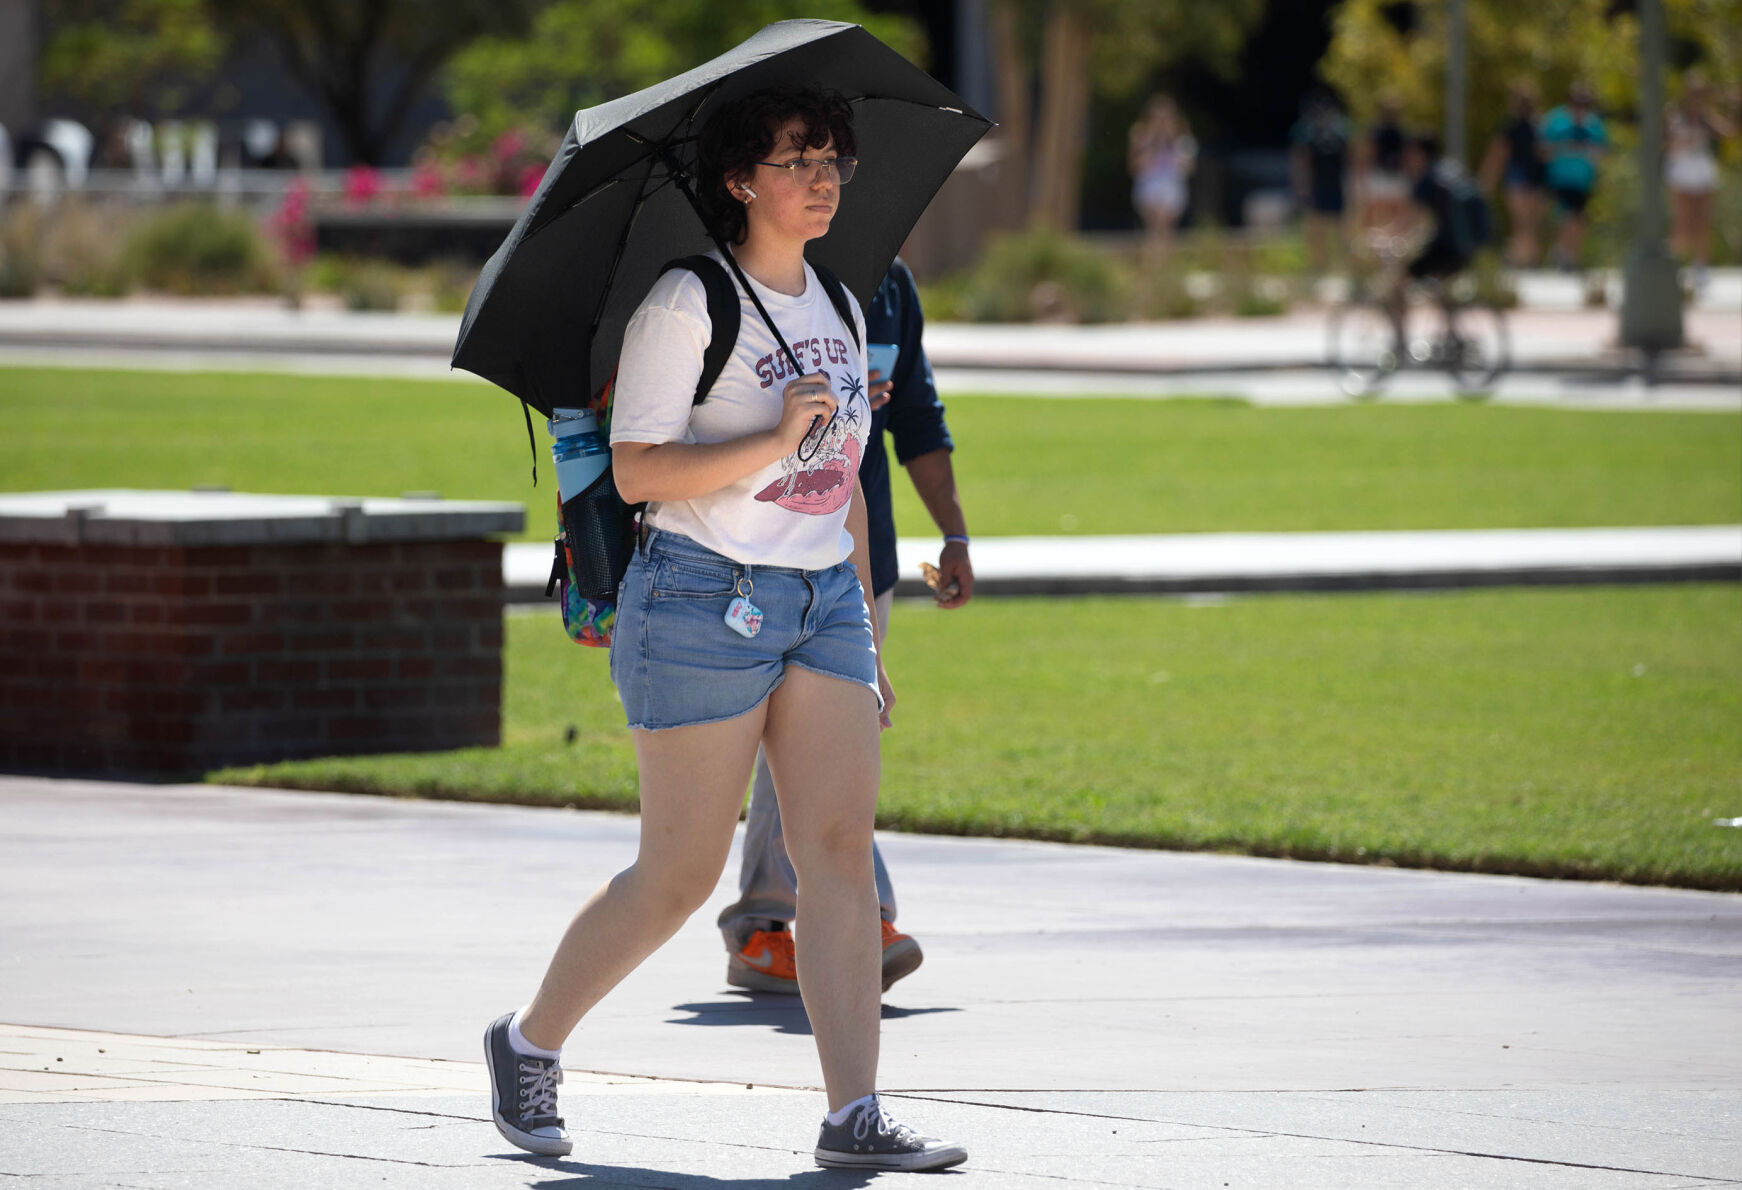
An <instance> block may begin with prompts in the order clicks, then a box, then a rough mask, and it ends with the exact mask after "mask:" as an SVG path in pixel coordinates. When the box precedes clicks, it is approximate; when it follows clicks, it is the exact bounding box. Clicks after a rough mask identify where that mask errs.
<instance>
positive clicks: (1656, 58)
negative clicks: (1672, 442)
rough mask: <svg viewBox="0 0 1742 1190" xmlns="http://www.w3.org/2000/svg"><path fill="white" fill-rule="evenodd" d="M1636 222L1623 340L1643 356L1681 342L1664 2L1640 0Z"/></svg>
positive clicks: (1651, 358)
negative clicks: (1669, 226) (1672, 243)
mask: <svg viewBox="0 0 1742 1190" xmlns="http://www.w3.org/2000/svg"><path fill="white" fill-rule="evenodd" d="M1637 11H1638V13H1639V226H1638V228H1637V229H1635V231H1634V237H1633V247H1632V248H1631V249H1630V250H1629V251H1628V253H1627V266H1626V270H1625V272H1624V273H1623V279H1624V285H1625V287H1624V288H1623V290H1622V292H1621V344H1622V346H1624V347H1638V348H1640V349H1641V350H1643V351H1644V352H1645V354H1646V361H1647V371H1648V372H1650V371H1651V370H1652V369H1653V367H1654V365H1655V363H1656V357H1657V353H1658V352H1660V351H1667V350H1669V349H1671V348H1675V347H1680V346H1681V345H1682V291H1681V285H1680V283H1679V282H1678V280H1677V278H1676V266H1675V260H1674V259H1673V258H1672V257H1671V256H1670V254H1669V251H1668V249H1666V248H1665V246H1664V242H1663V231H1664V202H1663V61H1664V57H1665V52H1666V50H1667V47H1668V38H1667V37H1666V36H1665V30H1664V21H1663V0H1638V9H1637Z"/></svg>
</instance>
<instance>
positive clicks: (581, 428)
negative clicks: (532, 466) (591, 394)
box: [546, 409, 611, 504]
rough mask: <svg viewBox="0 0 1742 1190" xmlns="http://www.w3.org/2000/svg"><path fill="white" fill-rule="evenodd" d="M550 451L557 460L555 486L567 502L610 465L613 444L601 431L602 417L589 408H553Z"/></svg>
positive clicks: (591, 483) (591, 484)
mask: <svg viewBox="0 0 1742 1190" xmlns="http://www.w3.org/2000/svg"><path fill="white" fill-rule="evenodd" d="M551 413H552V415H553V416H552V417H551V419H550V421H549V422H547V423H546V424H547V425H549V426H550V436H551V438H552V439H553V441H552V442H551V444H550V453H551V455H552V457H553V458H555V460H556V487H557V491H558V492H559V493H560V494H561V495H562V501H563V503H564V504H567V503H568V502H569V501H570V500H573V499H574V498H575V497H576V496H579V495H580V494H581V493H582V492H584V491H586V490H587V489H588V488H590V487H592V486H593V482H594V481H595V480H597V479H598V478H599V476H601V475H603V474H604V473H605V468H607V467H609V466H610V465H611V447H610V445H609V444H607V443H606V441H605V436H604V435H603V434H601V433H599V419H598V418H596V417H594V416H593V414H592V412H591V411H589V410H586V409H553V410H551Z"/></svg>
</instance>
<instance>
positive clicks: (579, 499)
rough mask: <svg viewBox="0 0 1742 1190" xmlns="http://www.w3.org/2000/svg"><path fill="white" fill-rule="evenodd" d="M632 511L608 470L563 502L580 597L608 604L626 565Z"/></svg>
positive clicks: (614, 595)
mask: <svg viewBox="0 0 1742 1190" xmlns="http://www.w3.org/2000/svg"><path fill="white" fill-rule="evenodd" d="M633 516H634V511H633V510H632V509H631V508H630V507H629V506H628V505H626V504H624V503H623V500H622V498H621V497H620V496H618V495H617V485H616V484H615V483H613V482H612V481H611V471H610V469H609V468H606V470H605V473H604V474H603V475H601V476H599V478H598V479H596V480H594V481H593V483H592V486H591V487H589V488H587V490H586V491H584V492H581V493H580V494H579V495H577V496H574V497H572V498H571V499H569V500H568V501H566V502H565V503H564V504H563V508H562V519H563V529H564V531H565V532H566V533H567V534H568V538H569V550H570V555H569V556H570V558H571V560H572V561H573V563H574V575H575V585H576V586H577V587H578V588H579V592H580V595H581V597H582V598H583V599H588V600H592V601H595V602H601V603H612V602H615V601H616V598H617V584H618V583H620V582H622V581H623V573H624V571H626V570H628V568H629V549H628V546H629V540H630V537H629V522H630V519H631V518H632V517H633Z"/></svg>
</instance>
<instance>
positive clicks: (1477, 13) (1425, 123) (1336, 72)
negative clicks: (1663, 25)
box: [1320, 0, 1742, 146]
mask: <svg viewBox="0 0 1742 1190" xmlns="http://www.w3.org/2000/svg"><path fill="white" fill-rule="evenodd" d="M1663 6H1664V15H1665V18H1666V21H1667V24H1668V29H1669V36H1670V42H1671V66H1672V68H1684V69H1685V68H1686V67H1689V66H1693V65H1696V64H1697V65H1699V66H1700V67H1701V69H1703V70H1704V71H1705V72H1706V74H1707V76H1708V77H1709V78H1710V79H1711V80H1712V81H1713V82H1714V83H1717V84H1718V85H1719V88H1720V94H1722V93H1724V92H1725V91H1728V90H1730V89H1731V88H1733V87H1734V86H1735V85H1736V84H1737V82H1738V79H1739V78H1742V74H1739V71H1742V0H1663ZM1464 7H1465V11H1466V13H1467V25H1466V29H1467V32H1466V46H1467V49H1466V53H1467V55H1468V77H1469V80H1470V86H1469V113H1468V119H1469V128H1470V130H1471V133H1472V140H1471V144H1472V145H1473V146H1477V145H1480V143H1481V141H1482V140H1483V139H1485V138H1486V137H1487V135H1488V134H1489V132H1490V131H1491V130H1493V129H1494V128H1497V127H1499V126H1500V124H1501V122H1502V121H1503V119H1504V115H1505V109H1506V87H1507V85H1508V84H1510V83H1512V82H1514V81H1519V80H1528V81H1530V82H1532V83H1534V84H1535V85H1536V87H1537V90H1538V92H1539V93H1540V95H1541V96H1542V99H1543V102H1544V106H1545V107H1547V106H1552V105H1554V104H1556V103H1559V102H1560V101H1561V98H1562V97H1563V96H1565V94H1566V92H1567V87H1568V86H1569V85H1570V84H1571V83H1572V82H1573V80H1574V79H1583V80H1585V81H1587V82H1589V83H1590V85H1591V87H1592V88H1593V90H1595V92H1596V96H1597V102H1598V105H1599V106H1600V107H1601V108H1603V109H1604V110H1605V111H1608V112H1613V113H1617V114H1628V115H1630V114H1631V113H1633V112H1635V111H1637V110H1638V102H1639V99H1638V88H1637V80H1638V59H1639V24H1638V20H1637V18H1636V17H1635V16H1634V15H1633V14H1632V13H1631V12H1628V11H1619V12H1616V15H1614V16H1611V15H1610V14H1611V12H1612V11H1614V10H1616V9H1617V8H1618V7H1625V6H1617V5H1616V4H1615V0H1534V2H1533V3H1529V4H1521V3H1518V0H1464ZM1400 13H1407V14H1408V15H1409V16H1410V17H1411V18H1413V27H1412V28H1407V29H1400V28H1399V24H1400V23H1401V24H1403V25H1405V26H1408V25H1410V23H1411V22H1410V21H1409V20H1404V21H1402V22H1399V21H1397V20H1396V19H1395V18H1396V17H1397V16H1398V15H1399V14H1400ZM1333 20H1334V24H1335V32H1334V34H1333V36H1332V39H1331V47H1330V50H1329V51H1328V52H1327V53H1326V55H1325V58H1324V61H1323V63H1322V64H1321V66H1320V73H1321V75H1322V76H1323V77H1324V79H1325V81H1326V82H1328V83H1330V84H1331V85H1332V86H1333V87H1335V88H1336V89H1337V90H1338V91H1339V92H1340V93H1341V94H1342V96H1343V99H1344V101H1345V102H1346V103H1347V104H1348V106H1349V109H1350V111H1351V112H1352V113H1353V114H1354V115H1355V116H1356V117H1357V118H1358V119H1363V120H1364V119H1368V118H1370V117H1371V116H1372V115H1373V111H1374V108H1375V106H1376V105H1377V103H1378V101H1379V97H1380V96H1381V95H1382V94H1385V93H1387V92H1390V93H1392V94H1395V95H1396V96H1397V97H1398V98H1399V99H1400V100H1401V101H1402V104H1403V111H1404V116H1405V118H1406V119H1407V120H1409V121H1410V122H1411V123H1413V124H1416V125H1419V126H1421V127H1430V128H1438V127H1440V126H1441V125H1442V123H1443V121H1444V116H1445V65H1446V63H1445V48H1446V36H1445V22H1446V0H1414V3H1413V4H1410V5H1407V6H1400V5H1398V4H1396V3H1393V2H1391V0H1344V3H1343V4H1342V5H1341V6H1339V7H1338V9H1337V10H1336V13H1335V16H1334V18H1333ZM1674 93H1675V92H1674V90H1673V89H1672V91H1671V94H1674Z"/></svg>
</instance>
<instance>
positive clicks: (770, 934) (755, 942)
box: [726, 930, 798, 996]
mask: <svg viewBox="0 0 1742 1190" xmlns="http://www.w3.org/2000/svg"><path fill="white" fill-rule="evenodd" d="M726 982H727V983H729V984H731V985H732V986H733V987H735V988H749V989H750V990H751V991H754V992H783V993H785V994H786V995H788V996H796V995H798V968H797V967H796V966H794V965H793V960H792V933H791V931H789V930H757V931H756V932H755V933H753V934H751V935H750V940H749V941H748V942H746V943H744V947H743V949H742V950H738V951H735V952H734V953H733V955H732V957H731V958H730V959H728V960H727V961H726Z"/></svg>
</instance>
